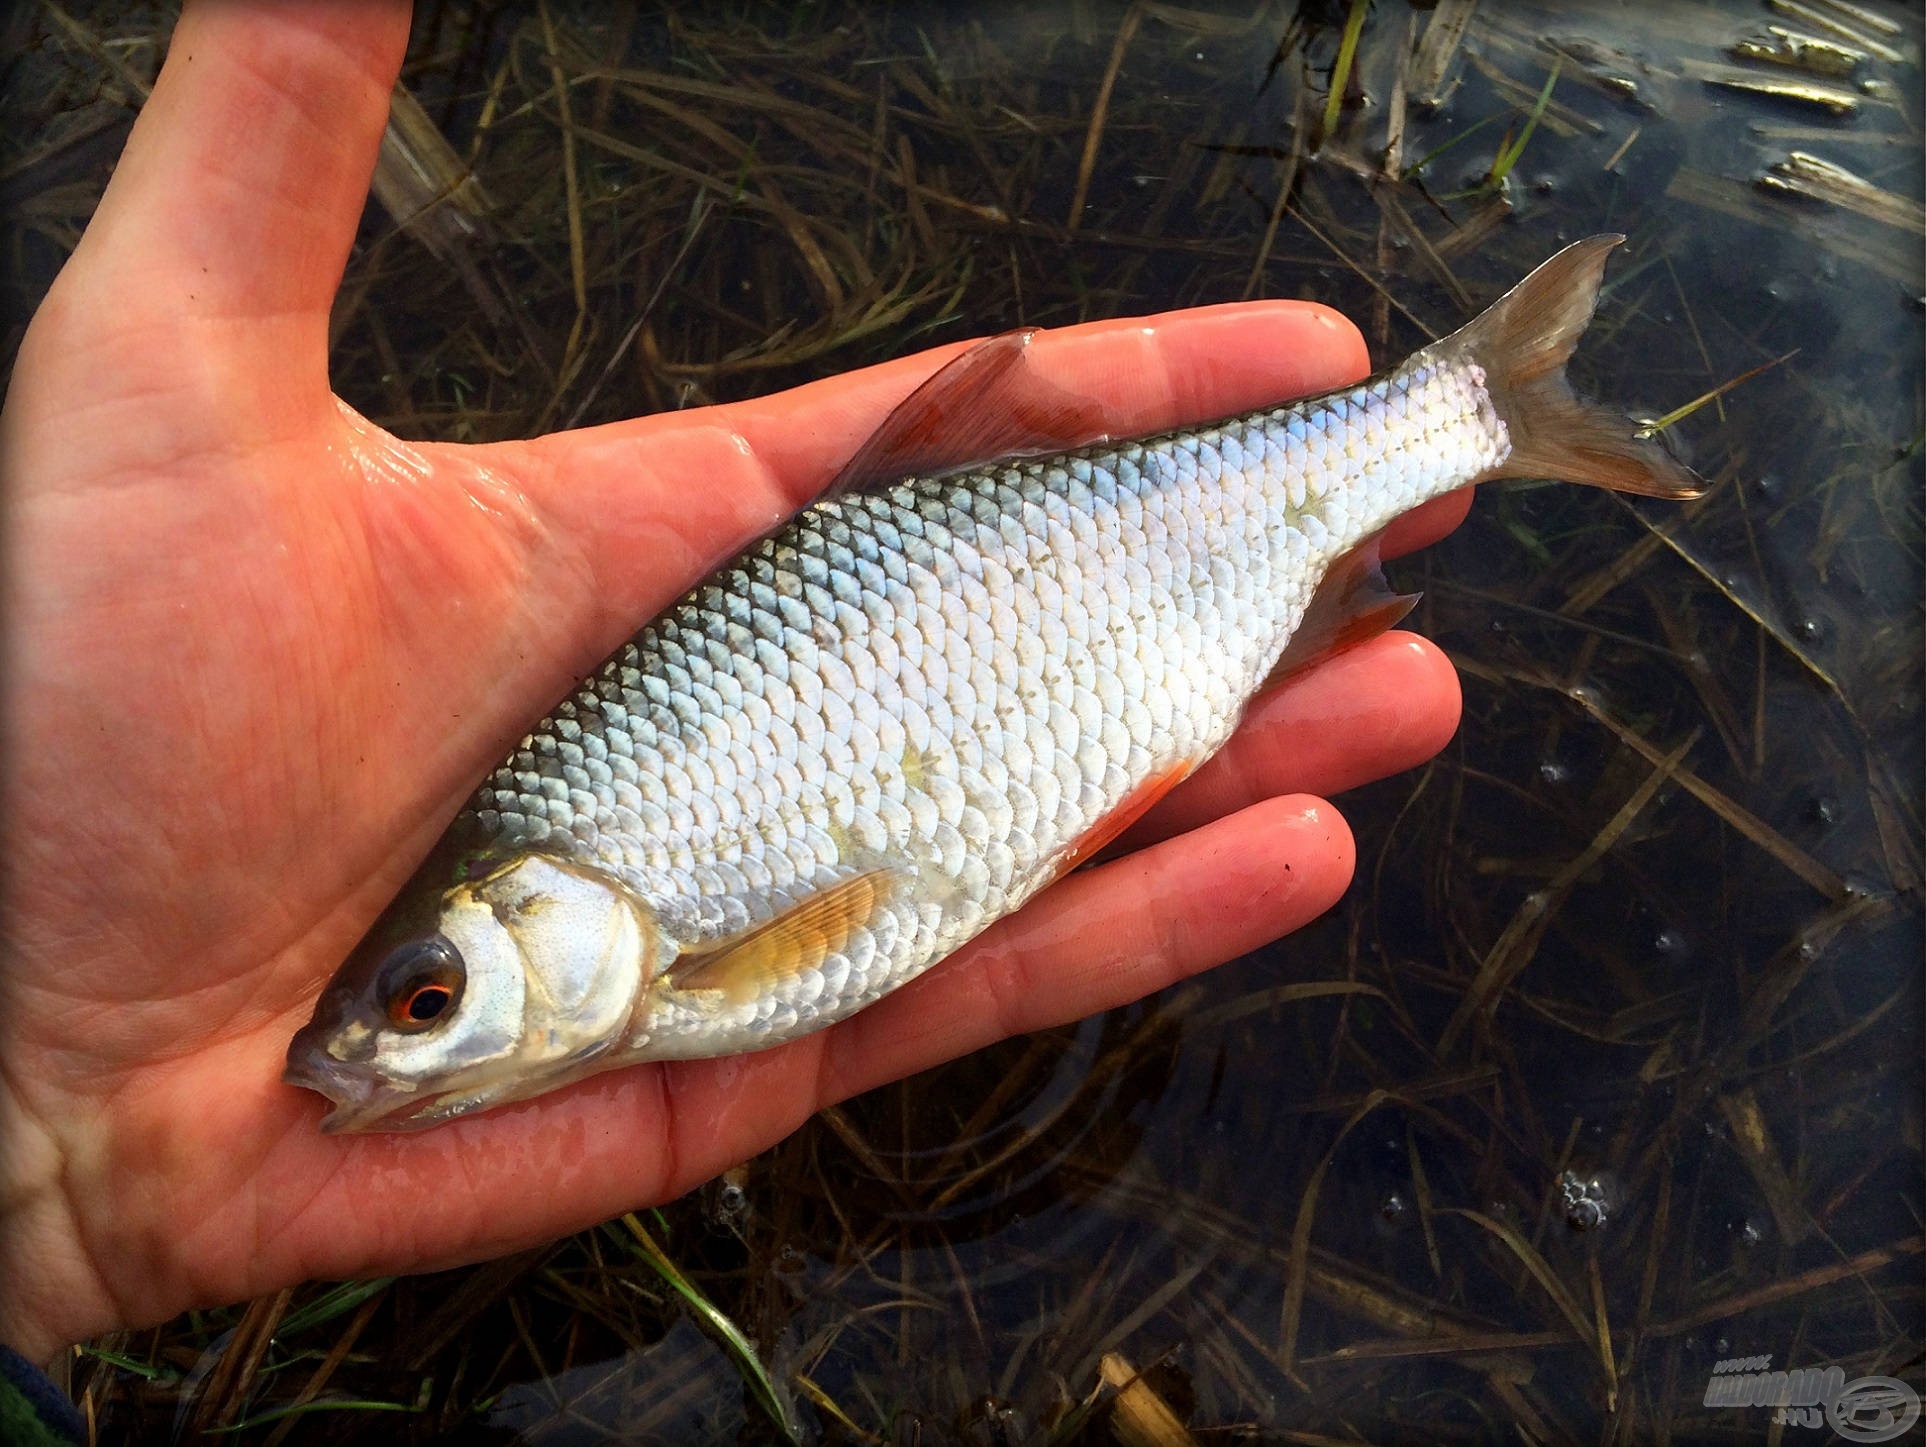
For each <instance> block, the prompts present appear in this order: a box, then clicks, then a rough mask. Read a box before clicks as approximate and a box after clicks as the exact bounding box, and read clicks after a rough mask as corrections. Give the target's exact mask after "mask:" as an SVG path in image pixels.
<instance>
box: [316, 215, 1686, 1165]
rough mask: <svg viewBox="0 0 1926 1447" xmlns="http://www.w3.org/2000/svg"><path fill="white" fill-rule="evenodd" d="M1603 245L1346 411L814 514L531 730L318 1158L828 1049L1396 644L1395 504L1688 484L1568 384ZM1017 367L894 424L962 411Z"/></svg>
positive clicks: (358, 960) (331, 1118)
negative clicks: (607, 1076) (1287, 700)
mask: <svg viewBox="0 0 1926 1447" xmlns="http://www.w3.org/2000/svg"><path fill="white" fill-rule="evenodd" d="M1621 240H1623V238H1622V237H1617V236H1598V237H1593V238H1591V239H1590V240H1587V241H1581V242H1579V243H1577V244H1576V245H1573V246H1570V247H1568V248H1566V249H1565V250H1564V251H1562V252H1560V253H1559V254H1558V255H1557V256H1555V257H1553V258H1552V259H1551V260H1549V261H1547V262H1546V263H1545V264H1544V265H1542V266H1541V267H1539V268H1538V269H1537V270H1536V271H1534V272H1533V273H1532V274H1531V275H1530V276H1529V277H1527V278H1526V279H1525V280H1524V281H1523V282H1521V283H1519V285H1518V286H1517V287H1515V288H1514V289H1513V290H1512V291H1511V292H1509V293H1508V294H1507V295H1506V296H1504V297H1503V298H1501V299H1500V300H1499V301H1498V302H1497V303H1496V304H1495V305H1493V306H1492V307H1491V308H1490V310H1488V311H1487V312H1485V313H1484V314H1483V315H1482V316H1481V317H1479V318H1478V319H1477V320H1475V321H1473V322H1472V323H1470V324H1469V325H1467V326H1466V327H1464V328H1463V329H1462V330H1460V331H1458V332H1456V333H1455V334H1453V335H1452V336H1450V337H1447V338H1445V339H1444V340H1443V341H1440V342H1437V343H1435V344H1434V345H1432V346H1429V347H1426V348H1424V349H1423V350H1422V351H1419V352H1417V353H1416V354H1415V355H1413V356H1412V357H1411V358H1410V359H1409V360H1407V361H1406V362H1405V363H1404V364H1403V365H1402V366H1400V367H1398V368H1397V369H1395V370H1394V371H1391V372H1387V373H1383V374H1380V375H1379V376H1377V377H1374V378H1372V379H1371V380H1369V381H1366V382H1363V383H1361V384H1359V385H1358V386H1355V387H1347V388H1344V389H1342V390H1340V391H1336V392H1331V393H1327V394H1326V395H1324V396H1320V397H1314V398H1310V399H1307V400H1304V401H1297V402H1291V403H1289V404H1287V405H1279V406H1274V407H1267V408H1265V409H1263V410H1260V411H1257V412H1252V413H1249V414H1246V415H1243V416H1239V417H1234V418H1231V419H1229V420H1227V421H1223V422H1218V423H1215V424H1213V425H1211V426H1207V427H1196V428H1188V429H1185V430H1182V431H1176V432H1169V433H1165V434H1162V435H1159V436H1155V437H1147V438H1143V439H1141V440H1137V441H1129V442H1098V443H1094V444H1091V445H1086V446H1081V447H1077V448H1074V449H1072V450H1068V451H1059V452H1057V453H1055V454H1054V455H1050V456H1042V457H1027V458H1026V457H1016V458H1010V459H1007V460H1005V461H1001V462H997V463H993V464H989V465H984V466H978V467H973V468H972V469H970V470H968V471H965V472H961V473H955V474H950V475H933V476H932V475H910V476H904V475H902V470H899V471H898V472H896V473H895V474H894V475H893V476H890V477H889V478H888V479H887V480H885V481H884V482H883V483H881V484H880V485H877V484H869V485H865V486H863V487H861V488H852V489H848V490H843V491H840V492H837V493H835V494H833V495H830V496H827V497H825V498H824V499H823V500H821V501H819V502H817V503H816V504H815V505H814V506H812V507H810V508H808V509H807V510H806V511H804V512H803V513H802V514H800V515H799V516H798V517H796V518H795V519H794V520H792V521H791V522H790V523H789V524H788V525H787V526H786V527H784V528H783V529H782V530H781V531H779V532H777V533H775V534H774V535H773V536H771V537H769V538H767V539H766V540H764V541H763V542H762V543H760V544H758V545H757V546H755V547H753V548H751V549H750V550H749V551H748V552H746V553H745V554H743V555H742V556H741V557H740V558H738V559H737V560H736V561H735V562H734V563H732V564H730V565H729V566H728V567H726V568H724V569H722V570H721V571H720V572H718V573H716V574H715V575H714V576H712V577H710V578H709V579H708V580H707V581H705V582H703V583H702V584H700V585H699V586H698V587H696V588H695V589H694V591H692V592H691V593H689V594H688V596H687V597H685V598H684V599H683V600H682V601H681V602H680V603H678V604H676V605H675V606H674V607H673V608H671V609H670V610H669V611H668V612H667V613H666V614H664V615H663V616H662V617H660V618H658V619H656V620H655V621H654V622H653V623H651V624H649V625H648V626H647V627H646V628H644V629H643V630H642V631H641V632H640V633H638V634H637V635H636V636H635V637H634V639H633V640H631V641H630V642H628V643H626V644H624V645H623V647H622V648H621V649H620V650H619V651H618V652H617V653H616V654H615V656H614V657H613V658H611V659H609V660H608V662H607V663H606V664H604V665H603V667H602V668H601V669H599V670H598V671H597V672H596V673H595V674H594V675H593V676H591V677H590V678H589V679H587V680H586V681H585V682H584V683H582V684H581V685H580V686H579V687H578V688H577V689H576V691H575V692H574V693H573V694H572V695H571V696H570V697H569V698H568V699H566V700H565V701H564V702H563V703H562V704H560V705H559V706H558V707H557V708H556V709H555V710H554V711H553V712H552V713H551V714H550V715H549V716H548V717H547V718H545V719H543V720H542V721H541V722H540V723H538V724H537V725H536V726H535V728H534V729H533V731H532V732H531V733H530V734H529V735H528V737H527V738H526V739H524V740H523V741H522V743H521V745H520V747H518V748H517V749H516V750H515V752H514V754H513V756H511V757H510V758H509V759H508V760H506V761H505V762H504V763H503V764H502V765H501V766H500V767H499V768H498V769H496V770H495V772H494V773H493V774H492V775H491V776H490V777H489V778H488V780H487V781H486V782H485V783H484V784H483V785H482V786H481V788H480V790H479V792H478V793H477V794H476V795H475V797H474V799H473V800H472V802H471V803H470V805H469V807H468V808H467V809H466V810H465V811H464V813H463V814H462V816H461V817H460V818H459V819H458V820H457V822H456V824H455V825H454V826H453V828H451V830H450V831H449V834H448V836H447V837H446V838H445V839H444V840H443V842H442V844H441V846H439V847H438V848H437V850H436V852H435V854H434V855H433V856H432V857H431V858H430V860H429V861H428V863H427V864H426V865H425V866H424V867H423V869H422V870H421V871H420V872H419V873H418V874H417V875H416V878H415V880H414V881H413V882H412V883H411V884H410V886H409V887H408V889H407V890H405V891H404V892H403V894H402V896H401V897H400V898H399V899H398V900H397V901H396V903H395V904H394V906H392V907H391V908H390V910H389V911H388V912H387V913H386V914H385V915H384V916H383V917H382V919H381V920H379V921H378V922H377V923H376V925H375V927H374V928H373V929H372V930H371V931H370V932H369V934H368V936H367V938H366V939H364V940H363V942H362V943H361V945H360V946H359V947H358V948H357V949H356V951H355V953H354V954H353V956H351V957H350V959H349V960H348V962H347V963H346V964H344V965H343V966H342V967H341V969H340V971H339V972H338V973H337V974H336V975H335V977H334V979H333V980H332V981H331V982H330V983H329V984H328V986H327V987H326V989H325V990H324V991H323V992H322V994H321V997H320V1000H319V1002H318V1003H317V1005H316V1007H315V1012H314V1016H313V1019H312V1020H311V1021H310V1022H309V1024H307V1025H306V1026H305V1027H304V1028H303V1029H302V1030H301V1031H300V1032H299V1033H298V1034H297V1035H296V1036H295V1038H294V1041H293V1043H292V1045H291V1046H290V1047H289V1051H288V1067H287V1071H286V1074H285V1077H284V1078H285V1079H286V1080H288V1081H289V1082H291V1083H293V1084H296V1085H302V1086H306V1087H308V1088H310V1089H313V1090H317V1091H320V1092H321V1093H322V1094H324V1095H326V1096H328V1097H329V1098H330V1099H331V1100H332V1101H333V1102H334V1103H335V1108H334V1110H333V1112H332V1113H331V1114H329V1115H328V1117H327V1118H326V1119H325V1121H324V1122H323V1128H324V1129H327V1130H367V1129H382V1130H403V1129H410V1128H415V1127H419V1126H424V1125H430V1124H433V1123H435V1122H438V1121H442V1120H447V1119H450V1118H453V1117H455V1116H459V1115H462V1114H465V1113H467V1112H470V1111H475V1110H481V1109H485V1108H488V1107H490V1106H495V1105H499V1104H502V1103H504V1102H507V1101H512V1100H518V1099H523V1098H525V1097H528V1096H531V1095H536V1094H540V1093H542V1092H544V1091H548V1090H551V1089H553V1088H555V1087H556V1086H558V1085H560V1084H562V1083H564V1082H566V1081H570V1080H574V1079H578V1078H580V1077H581V1076H583V1075H586V1074H589V1073H591V1072H595V1071H601V1070H609V1069H614V1068H617V1067H620V1066H624V1065H629V1064H633V1063H636V1062H639V1061H647V1060H675V1059H690V1058H697V1057H703V1056H714V1055H727V1054H732V1053H735V1052H738V1051H747V1050H758V1049H763V1048H766V1047H768V1046H772V1045H776V1044H779V1043H781V1042H783V1041H785V1040H791V1039H794V1038H795V1037H797V1036H799V1035H802V1034H805V1033H807V1032H809V1031H812V1030H818V1029H821V1028H822V1027H823V1026H825V1025H828V1024H830V1023H832V1022H833V1021H836V1020H840V1019H843V1018H844V1017H846V1016H848V1015H850V1014H851V1013H853V1012H855V1011H857V1010H860V1009H862V1008H863V1007H864V1006H865V1005H868V1004H870V1003H872V1002H874V1001H875V1000H877V999H879V998H881V997H882V996H883V995H886V994H888V993H889V992H890V991H891V990H894V989H896V988H897V987H898V986H899V985H902V984H904V983H905V982H906V981H908V980H911V979H913V978H915V977H916V976H917V975H919V974H921V973H922V972H923V971H924V970H926V969H928V968H929V967H930V966H931V965H933V964H935V963H936V962H937V961H938V960H941V959H942V958H943V957H944V956H945V955H948V954H949V953H950V952H951V951H953V950H955V949H956V948H958V947H959V946H960V945H962V944H964V943H965V942H966V941H968V940H969V939H971V938H972V937H974V936H975V935H977V934H978V933H980V932H981V931H982V930H983V929H984V928H986V927H987V926H988V925H990V924H991V923H993V922H994V921H996V920H998V919H1000V918H1002V917H1003V916H1004V915H1006V914H1009V913H1010V912H1011V911H1012V910H1015V909H1017V908H1019V907H1020V906H1021V905H1022V904H1023V903H1024V902H1025V901H1027V900H1028V899H1030V898H1031V897H1032V896H1034V895H1035V894H1036V893H1037V892H1038V891H1039V890H1041V889H1043V888H1044V887H1045V886H1047V885H1048V884H1049V883H1050V882H1051V881H1052V880H1054V879H1056V878H1058V877H1059V876H1061V875H1062V874H1063V873H1064V872H1065V871H1066V870H1068V869H1070V868H1072V867H1074V866H1075V865H1076V864H1077V863H1078V862H1079V861H1081V860H1082V859H1084V858H1087V857H1088V856H1089V855H1090V854H1091V853H1092V852H1094V851H1095V849H1097V848H1099V847H1101V846H1102V845H1103V844H1104V843H1107V842H1108V841H1109V840H1110V839H1111V838H1114V837H1115V835H1116V834H1117V833H1118V832H1120V831H1121V829H1122V828H1123V827H1124V826H1125V825H1126V824H1128V823H1129V822H1130V821H1131V820H1133V819H1134V818H1136V817H1137V815H1139V814H1140V813H1142V811H1143V810H1144V809H1145V808H1147V807H1148V806H1149V804H1150V803H1152V802H1154V801H1155V799H1156V798H1157V797H1159V796H1160V795H1161V794H1162V793H1163V792H1165V791H1166V790H1168V789H1169V788H1170V787H1172V786H1173V785H1174V784H1176V783H1177V782H1178V781H1179V780H1181V779H1182V778H1183V777H1184V776H1185V775H1186V774H1188V773H1189V772H1190V771H1192V770H1193V769H1195V768H1196V767H1197V765H1199V764H1200V763H1202V762H1203V761H1204V760H1205V759H1207V758H1209V757H1210V755H1211V754H1212V753H1214V752H1215V751H1216V750H1217V749H1218V748H1219V747H1220V746H1221V745H1222V744H1223V743H1224V741H1225V740H1226V739H1228V738H1229V737H1230V734H1231V732H1232V730H1233V729H1234V728H1235V727H1236V726H1237V722H1238V719H1239V717H1240V716H1241V714H1242V713H1243V710H1244V708H1245V706H1246V704H1248V703H1249V701H1250V700H1251V698H1252V697H1253V696H1255V695H1256V694H1257V693H1258V692H1260V691H1261V690H1262V689H1263V688H1264V686H1265V685H1266V683H1267V681H1268V680H1270V679H1272V678H1273V677H1275V676H1277V675H1279V674H1280V673H1282V672H1286V671H1289V670H1291V669H1292V668H1294V667H1297V666H1302V665H1303V664H1304V663H1305V662H1307V661H1309V660H1313V659H1315V658H1316V657H1317V656H1320V655H1322V654H1324V653H1328V652H1329V651H1331V649H1332V648H1333V647H1335V646H1336V645H1337V644H1338V643H1339V642H1342V641H1344V640H1345V639H1346V638H1348V637H1355V636H1358V635H1362V634H1368V633H1369V632H1374V631H1377V630H1379V629H1381V628H1384V627H1388V626H1390V624H1391V623H1392V622H1395V621H1396V619H1397V617H1398V616H1400V615H1401V614H1402V612H1403V610H1404V607H1406V606H1408V601H1407V600H1398V599H1394V598H1392V597H1391V595H1390V594H1389V592H1388V590H1385V589H1383V587H1382V583H1381V579H1380V580H1378V581H1376V582H1375V583H1374V582H1373V579H1374V577H1375V576H1376V575H1375V554H1376V549H1375V538H1376V536H1377V534H1378V533H1379V532H1380V531H1381V530H1382V529H1383V528H1384V527H1385V525H1386V524H1387V523H1389V522H1390V521H1391V520H1392V519H1393V518H1395V517H1397V516H1398V515H1399V514H1401V513H1404V512H1407V511H1409V510H1410V509H1411V508H1413V507H1416V506H1417V505H1418V504H1419V503H1421V502H1424V501H1426V500H1427V499H1429V498H1433V497H1436V496H1438V495H1440V494H1442V493H1445V492H1449V491H1451V490H1453V489H1455V488H1459V487H1463V486H1465V485H1467V484H1469V483H1474V482H1479V481H1483V480H1485V479H1488V478H1499V477H1521V476H1523V477H1562V478H1567V479H1570V480H1572V481H1576V482H1584V483H1590V484H1593V485H1597V486H1603V487H1611V488H1618V489H1622V490H1626V491H1632V492H1641V493H1646V494H1650V495H1655V496H1665V497H1688V496H1692V495H1694V494H1695V493H1696V492H1697V491H1698V479H1697V478H1696V477H1694V475H1693V474H1692V473H1691V472H1690V471H1688V470H1687V469H1686V468H1684V467H1683V466H1682V465H1680V464H1679V463H1678V462H1676V461H1675V460H1673V459H1672V457H1671V456H1670V455H1669V454H1667V453H1666V452H1665V450H1664V449H1663V448H1662V447H1660V446H1658V445H1657V444H1655V443H1653V442H1651V441H1648V440H1645V439H1642V438H1640V437H1639V436H1638V435H1636V433H1635V431H1634V428H1633V426H1632V424H1631V423H1630V422H1628V421H1627V420H1626V419H1624V418H1622V417H1619V416H1615V415H1613V414H1611V413H1609V412H1607V411H1605V410H1602V409H1599V408H1595V407H1592V406H1590V405H1588V404H1586V403H1584V402H1582V401H1580V400H1578V399H1577V398H1575V397H1574V396H1573V394H1572V392H1571V390H1570V388H1569V387H1568V386H1567V384H1566V381H1565V370H1564V369H1565V362H1566V359H1567V358H1568V357H1569V356H1570V355H1571V352H1572V350H1573V348H1574V347H1575V346H1576V344H1577V341H1578V338H1579V335H1580V334H1581V333H1582V332H1583V331H1584V329H1585V327H1586V325H1587V324H1588V323H1589V322H1590V320H1591V315H1592V310H1593V306H1594V304H1595V300H1596V296H1597V291H1598V285H1599V280H1600V278H1601V276H1602V274H1603V271H1604V266H1605V259H1606V255H1607V254H1608V253H1609V252H1610V251H1611V249H1612V248H1613V247H1614V246H1616V245H1617V244H1618V243H1619V242H1620V241H1621ZM1026 340H1027V338H1026V337H1024V336H1022V335H1013V336H1006V337H1002V338H995V339H992V340H991V341H989V342H986V343H984V344H982V345H981V346H980V347H978V348H976V349H973V350H972V351H971V352H969V353H966V354H965V355H964V356H963V357H962V358H961V359H960V360H959V361H957V362H953V363H952V364H951V365H950V367H948V368H946V369H945V370H944V371H943V372H941V373H939V374H938V375H937V377H936V378H934V379H933V380H932V381H931V382H930V383H927V384H925V386H924V388H922V389H920V390H919V391H918V392H917V393H916V394H914V395H913V396H912V397H911V399H910V400H909V401H908V402H907V403H905V404H904V407H903V408H902V409H899V415H915V414H917V413H918V412H919V411H924V412H925V415H926V409H927V407H928V405H929V402H930V398H931V397H932V396H934V395H939V394H940V395H943V396H944V398H945V401H946V405H949V406H951V408H952V410H954V403H955V401H956V398H957V396H958V395H959V394H963V395H965V396H967V395H969V394H970V393H972V391H974V393H975V394H976V395H975V397H974V402H975V403H976V404H979V410H982V409H983V408H986V407H989V404H990V403H992V402H993V401H994V400H995V399H994V396H993V393H994V389H995V387H996V386H997V385H999V382H998V379H1004V380H1006V381H1007V379H1008V378H1010V377H1012V376H1020V371H1019V370H1018V369H1015V368H1013V366H1012V365H1011V364H1012V363H1013V362H1020V360H1021V348H1022V346H1023V344H1024V342H1025V341H1026ZM991 410H993V409H991ZM897 421H898V419H897V418H893V419H892V422H891V423H886V424H885V427H884V431H885V433H888V434H891V435H892V436H898V437H900V436H902V435H906V434H907V432H908V431H912V430H913V428H909V427H905V426H903V425H894V426H893V424H896V423H897ZM874 450H875V449H866V450H865V454H859V456H864V455H868V454H870V453H872V452H874ZM888 450H889V449H887V448H885V449H883V451H885V452H887V451H888ZM898 455H899V456H900V455H902V454H901V453H900V451H899V454H898Z"/></svg>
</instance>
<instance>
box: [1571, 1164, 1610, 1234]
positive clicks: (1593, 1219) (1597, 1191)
mask: <svg viewBox="0 0 1926 1447" xmlns="http://www.w3.org/2000/svg"><path fill="white" fill-rule="evenodd" d="M1620 1195H1621V1192H1620V1190H1619V1186H1618V1182H1617V1179H1616V1178H1615V1177H1613V1176H1612V1175H1611V1173H1610V1172H1607V1171H1600V1172H1599V1173H1598V1174H1596V1175H1591V1176H1581V1175H1579V1174H1578V1172H1576V1171H1565V1172H1564V1173H1562V1174H1561V1175H1560V1176H1559V1177H1558V1209H1559V1211H1560V1212H1561V1213H1563V1215H1564V1217H1565V1225H1566V1226H1567V1228H1569V1229H1570V1230H1573V1231H1578V1232H1586V1231H1596V1230H1598V1229H1599V1228H1601V1227H1602V1226H1604V1225H1605V1223H1606V1222H1607V1221H1609V1220H1611V1218H1612V1213H1613V1212H1614V1211H1615V1210H1616V1209H1617V1208H1618V1201H1619V1196H1620Z"/></svg>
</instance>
